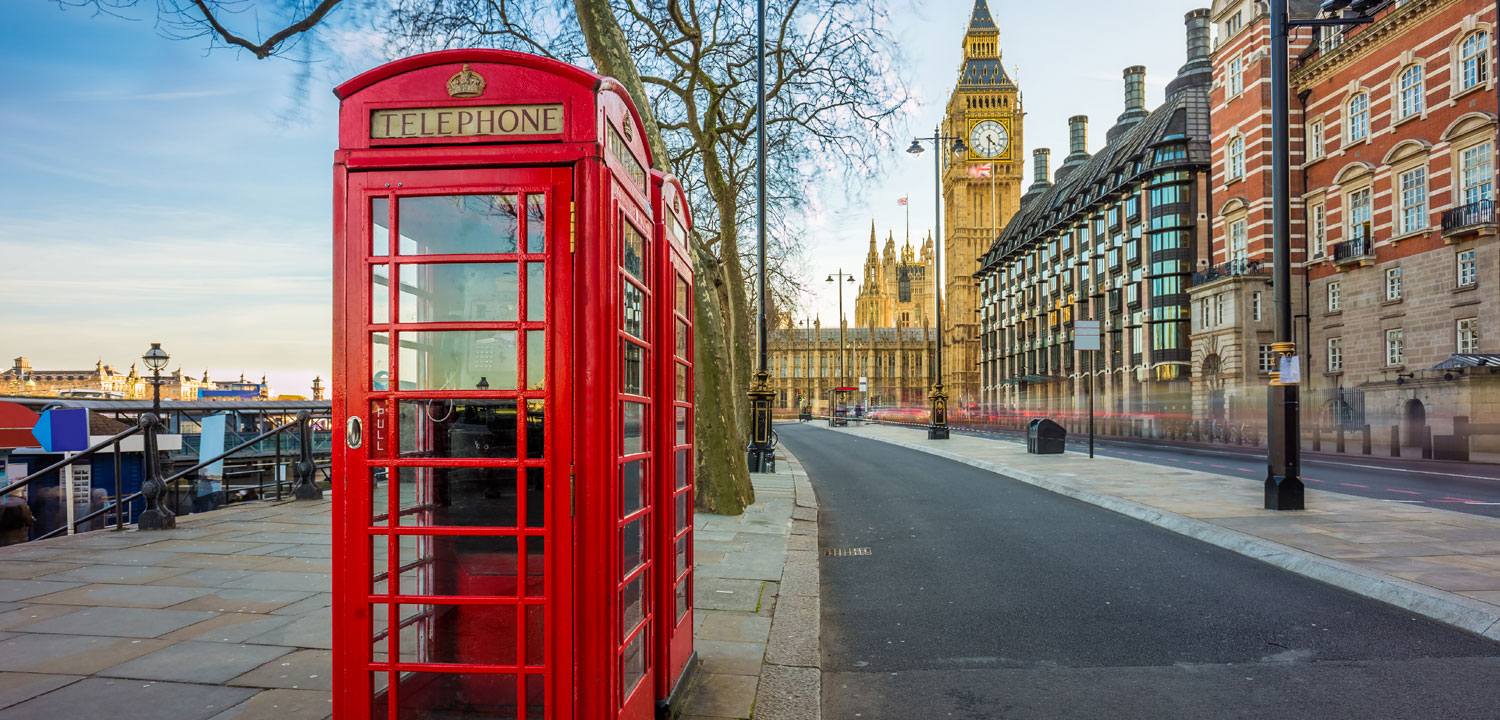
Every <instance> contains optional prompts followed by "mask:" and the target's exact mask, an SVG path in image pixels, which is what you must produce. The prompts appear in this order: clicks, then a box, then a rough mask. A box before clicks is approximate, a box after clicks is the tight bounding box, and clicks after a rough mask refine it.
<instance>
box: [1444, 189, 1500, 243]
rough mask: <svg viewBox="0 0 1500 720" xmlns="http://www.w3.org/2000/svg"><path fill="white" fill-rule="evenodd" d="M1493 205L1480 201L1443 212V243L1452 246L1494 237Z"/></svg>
mask: <svg viewBox="0 0 1500 720" xmlns="http://www.w3.org/2000/svg"><path fill="white" fill-rule="evenodd" d="M1495 227H1496V224H1495V203H1494V201H1492V200H1480V201H1478V202H1471V203H1469V204H1467V205H1460V206H1458V207H1456V208H1453V209H1451V210H1444V211H1443V242H1446V243H1449V244H1453V243H1457V242H1461V241H1464V240H1468V239H1470V238H1475V237H1482V236H1490V237H1493V236H1494V235H1495Z"/></svg>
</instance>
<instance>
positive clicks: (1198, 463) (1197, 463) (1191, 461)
mask: <svg viewBox="0 0 1500 720" xmlns="http://www.w3.org/2000/svg"><path fill="white" fill-rule="evenodd" d="M1188 462H1190V463H1192V464H1194V465H1202V464H1203V463H1201V462H1198V461H1197V460H1189V461H1188Z"/></svg>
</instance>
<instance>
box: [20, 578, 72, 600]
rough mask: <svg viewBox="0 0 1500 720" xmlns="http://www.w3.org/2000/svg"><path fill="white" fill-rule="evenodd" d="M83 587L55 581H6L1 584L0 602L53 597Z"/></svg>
mask: <svg viewBox="0 0 1500 720" xmlns="http://www.w3.org/2000/svg"><path fill="white" fill-rule="evenodd" d="M81 585H83V583H81V582H60V581H53V580H6V581H5V582H0V602H15V601H18V600H29V599H31V598H34V597H37V596H40V595H51V594H52V593H55V592H62V591H63V590H71V589H73V588H76V587H79V586H81Z"/></svg>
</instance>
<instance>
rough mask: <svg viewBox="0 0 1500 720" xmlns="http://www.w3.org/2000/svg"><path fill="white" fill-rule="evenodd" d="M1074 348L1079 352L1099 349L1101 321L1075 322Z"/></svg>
mask: <svg viewBox="0 0 1500 720" xmlns="http://www.w3.org/2000/svg"><path fill="white" fill-rule="evenodd" d="M1073 347H1075V348H1078V349H1079V350H1098V349H1099V321H1098V320H1074V321H1073Z"/></svg>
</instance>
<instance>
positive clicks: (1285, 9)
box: [1265, 0, 1383, 510]
mask: <svg viewBox="0 0 1500 720" xmlns="http://www.w3.org/2000/svg"><path fill="white" fill-rule="evenodd" d="M1382 4H1383V3H1382V2H1379V1H1377V0H1353V1H1352V2H1351V0H1329V1H1328V2H1325V3H1323V5H1322V8H1321V10H1322V12H1323V13H1324V14H1328V15H1335V14H1336V16H1334V17H1323V18H1307V19H1302V20H1293V19H1292V17H1291V11H1290V8H1289V3H1288V0H1272V1H1271V18H1270V20H1271V27H1270V30H1271V33H1270V34H1271V38H1270V42H1271V262H1272V265H1273V268H1274V272H1275V274H1274V276H1273V278H1274V283H1275V284H1274V288H1275V292H1276V341H1275V342H1274V343H1273V344H1272V345H1271V350H1272V352H1274V353H1276V354H1277V355H1279V356H1281V357H1283V358H1290V357H1293V356H1295V355H1296V354H1297V343H1296V341H1295V340H1294V339H1293V337H1292V244H1291V234H1292V215H1291V205H1292V200H1291V144H1290V143H1291V141H1290V137H1291V128H1290V124H1291V119H1290V117H1289V116H1288V113H1289V112H1290V110H1291V108H1290V101H1289V99H1288V96H1287V95H1288V87H1287V86H1288V85H1289V84H1290V82H1291V78H1290V76H1289V69H1288V62H1289V61H1288V54H1289V50H1288V48H1287V43H1288V41H1289V40H1290V39H1291V38H1290V32H1291V30H1293V29H1296V28H1300V27H1306V28H1316V27H1345V26H1349V25H1362V24H1365V23H1368V22H1371V21H1372V20H1373V18H1371V17H1369V16H1368V15H1366V14H1365V13H1368V12H1370V11H1372V10H1374V9H1375V8H1376V7H1378V6H1380V5H1382ZM1298 390H1299V388H1298V385H1297V383H1296V382H1290V383H1287V382H1282V380H1281V373H1280V372H1277V371H1273V372H1272V373H1271V384H1270V386H1269V387H1268V388H1267V391H1268V398H1267V400H1268V402H1267V403H1266V410H1267V416H1268V417H1267V425H1266V429H1267V431H1268V432H1267V451H1268V452H1267V455H1266V487H1265V491H1266V492H1265V496H1266V497H1265V507H1266V509H1267V510H1301V509H1303V507H1304V506H1303V497H1302V496H1303V485H1302V477H1301V466H1302V459H1301V456H1302V429H1301V423H1300V418H1299V415H1298V406H1299V404H1300V399H1299V392H1298Z"/></svg>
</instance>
